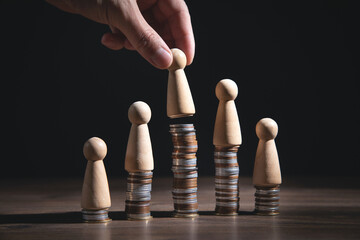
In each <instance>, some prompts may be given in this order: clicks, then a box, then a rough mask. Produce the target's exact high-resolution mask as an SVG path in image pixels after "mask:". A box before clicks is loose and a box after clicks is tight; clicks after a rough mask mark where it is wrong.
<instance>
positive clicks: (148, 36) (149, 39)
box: [136, 29, 157, 51]
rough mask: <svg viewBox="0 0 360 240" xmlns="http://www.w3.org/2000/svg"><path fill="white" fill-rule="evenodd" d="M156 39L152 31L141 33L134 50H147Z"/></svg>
mask: <svg viewBox="0 0 360 240" xmlns="http://www.w3.org/2000/svg"><path fill="white" fill-rule="evenodd" d="M156 38H157V36H156V33H155V32H154V31H153V30H152V29H147V30H145V31H143V32H142V33H141V34H140V36H139V38H138V41H137V43H136V49H138V50H140V51H143V50H145V49H147V48H148V47H149V46H151V44H152V43H153V42H154V41H155V39H156Z"/></svg>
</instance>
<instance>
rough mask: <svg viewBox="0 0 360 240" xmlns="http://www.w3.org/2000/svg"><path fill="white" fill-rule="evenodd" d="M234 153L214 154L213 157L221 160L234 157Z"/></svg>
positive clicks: (235, 154)
mask: <svg viewBox="0 0 360 240" xmlns="http://www.w3.org/2000/svg"><path fill="white" fill-rule="evenodd" d="M236 156H237V153H236V152H214V157H216V158H221V157H236Z"/></svg>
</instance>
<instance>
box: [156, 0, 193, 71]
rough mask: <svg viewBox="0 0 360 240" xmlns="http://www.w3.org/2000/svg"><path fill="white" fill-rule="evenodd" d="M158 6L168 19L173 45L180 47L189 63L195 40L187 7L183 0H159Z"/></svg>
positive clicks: (191, 59)
mask: <svg viewBox="0 0 360 240" xmlns="http://www.w3.org/2000/svg"><path fill="white" fill-rule="evenodd" d="M157 4H158V8H159V10H160V11H161V12H162V14H163V16H165V18H166V19H167V21H168V24H169V28H170V31H171V34H172V36H173V38H174V41H175V46H176V47H177V48H179V49H181V50H182V51H183V52H184V53H185V55H186V58H187V65H190V64H191V63H192V61H193V59H194V55H195V40H194V34H193V29H192V25H191V18H190V13H189V10H188V7H187V5H186V3H185V2H184V1H183V0H159V1H158V3H157Z"/></svg>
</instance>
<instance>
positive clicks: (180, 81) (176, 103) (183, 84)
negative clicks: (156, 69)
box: [167, 48, 195, 118]
mask: <svg viewBox="0 0 360 240" xmlns="http://www.w3.org/2000/svg"><path fill="white" fill-rule="evenodd" d="M171 51H172V54H173V62H172V64H171V66H170V67H169V69H168V70H169V78H168V89H167V116H168V117H170V118H179V117H186V116H192V115H194V114H195V105H194V101H193V98H192V95H191V91H190V87H189V83H188V80H187V78H186V75H185V72H184V68H185V66H186V56H185V54H184V52H182V51H181V50H180V49H177V48H174V49H172V50H171Z"/></svg>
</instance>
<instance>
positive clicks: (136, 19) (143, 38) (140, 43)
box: [114, 2, 172, 69]
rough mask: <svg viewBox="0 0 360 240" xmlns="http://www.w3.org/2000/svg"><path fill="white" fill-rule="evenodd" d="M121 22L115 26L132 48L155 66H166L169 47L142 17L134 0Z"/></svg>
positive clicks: (168, 58)
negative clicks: (123, 20)
mask: <svg viewBox="0 0 360 240" xmlns="http://www.w3.org/2000/svg"><path fill="white" fill-rule="evenodd" d="M130 5H131V6H127V7H128V11H129V12H128V14H127V16H126V18H125V22H124V23H123V24H121V25H120V24H119V25H118V26H116V23H114V25H115V26H116V27H117V28H118V29H119V30H120V31H122V32H123V33H124V34H125V36H126V38H127V40H128V41H129V43H130V44H131V45H129V47H130V46H132V47H133V48H135V49H136V51H138V52H139V53H140V55H142V56H143V57H144V58H145V59H146V60H147V61H149V62H150V63H151V64H152V65H154V66H155V67H157V68H160V69H165V68H168V67H169V66H170V64H171V62H172V54H171V51H170V49H169V47H168V46H167V45H166V43H165V42H164V40H163V39H162V38H161V37H160V36H159V34H158V33H157V32H156V31H155V30H154V29H153V28H152V27H151V26H150V25H149V24H148V23H147V22H146V20H145V19H144V18H143V16H142V14H141V12H140V10H139V8H138V6H137V5H136V2H131V4H130Z"/></svg>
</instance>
